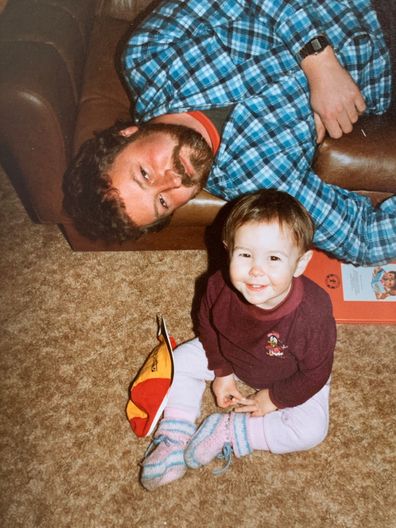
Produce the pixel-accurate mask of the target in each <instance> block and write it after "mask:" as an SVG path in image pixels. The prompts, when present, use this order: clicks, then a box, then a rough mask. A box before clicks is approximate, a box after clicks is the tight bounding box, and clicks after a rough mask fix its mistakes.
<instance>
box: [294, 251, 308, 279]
mask: <svg viewBox="0 0 396 528" xmlns="http://www.w3.org/2000/svg"><path fill="white" fill-rule="evenodd" d="M312 255H313V251H312V250H311V249H310V250H309V251H306V252H305V253H304V254H303V255H301V257H300V258H299V259H298V262H297V267H296V270H295V272H294V273H293V277H299V276H300V275H302V274H303V273H304V271H305V269H306V267H307V266H308V264H309V261H310V260H311V258H312Z"/></svg>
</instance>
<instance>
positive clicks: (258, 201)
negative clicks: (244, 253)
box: [223, 189, 314, 253]
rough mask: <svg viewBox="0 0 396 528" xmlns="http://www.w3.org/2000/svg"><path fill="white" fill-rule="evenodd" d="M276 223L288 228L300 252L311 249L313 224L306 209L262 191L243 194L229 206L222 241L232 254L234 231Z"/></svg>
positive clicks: (288, 198) (282, 196) (272, 191)
mask: <svg viewBox="0 0 396 528" xmlns="http://www.w3.org/2000/svg"><path fill="white" fill-rule="evenodd" d="M250 222H252V223H266V224H269V223H272V222H277V223H278V224H279V225H280V227H281V229H284V228H285V227H286V228H288V229H289V230H290V232H291V234H292V236H293V238H294V240H295V242H296V245H297V246H298V247H299V248H300V249H301V251H302V252H303V253H305V252H306V251H308V250H309V249H311V247H312V239H313V235H314V223H313V221H312V218H311V217H310V215H309V214H308V212H307V210H306V209H305V208H304V207H303V206H302V205H301V204H300V203H299V202H298V201H297V200H296V199H295V198H293V197H292V196H290V194H287V193H285V192H283V191H277V190H276V189H262V190H260V191H257V192H255V193H252V194H246V195H244V196H243V197H242V198H240V199H239V200H237V202H236V203H235V205H234V206H233V207H232V209H231V212H230V214H229V215H228V217H227V220H226V222H225V224H224V227H223V241H224V243H225V245H226V246H227V248H228V251H233V249H234V242H235V233H236V230H237V229H238V228H239V227H241V226H242V225H244V224H247V223H250Z"/></svg>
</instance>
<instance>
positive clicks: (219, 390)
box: [212, 374, 244, 408]
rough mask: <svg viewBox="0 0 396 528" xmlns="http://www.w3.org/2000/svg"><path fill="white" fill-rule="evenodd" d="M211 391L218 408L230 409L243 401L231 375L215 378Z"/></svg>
mask: <svg viewBox="0 0 396 528" xmlns="http://www.w3.org/2000/svg"><path fill="white" fill-rule="evenodd" d="M212 389H213V392H214V395H215V396H216V402H217V405H218V406H219V407H223V408H224V407H231V406H232V405H235V404H236V403H238V402H240V401H243V399H244V398H243V396H242V394H241V393H240V392H239V390H238V389H237V386H236V383H235V379H234V375H233V374H229V375H228V376H222V377H216V378H215V379H214V381H213V383H212Z"/></svg>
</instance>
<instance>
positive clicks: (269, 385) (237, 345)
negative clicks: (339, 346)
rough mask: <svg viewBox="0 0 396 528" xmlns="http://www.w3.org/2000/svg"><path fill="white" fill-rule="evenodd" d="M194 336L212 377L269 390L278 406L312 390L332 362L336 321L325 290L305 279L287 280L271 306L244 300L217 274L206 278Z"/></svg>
mask: <svg viewBox="0 0 396 528" xmlns="http://www.w3.org/2000/svg"><path fill="white" fill-rule="evenodd" d="M198 335H199V339H200V341H201V342H202V344H203V346H204V348H205V351H206V355H207V358H208V362H209V369H211V370H213V371H214V373H215V375H216V376H226V375H228V374H231V373H234V374H235V375H236V376H237V377H238V378H239V379H241V380H242V381H244V382H245V383H246V384H248V385H249V386H250V387H252V388H254V389H257V390H259V389H269V395H270V398H271V400H272V402H273V403H274V404H275V405H276V406H277V407H278V408H285V407H294V406H296V405H299V404H301V403H303V402H305V401H306V400H308V399H309V398H311V397H312V396H313V395H314V394H316V393H317V392H318V391H319V390H320V389H321V388H322V387H323V386H324V385H325V383H326V381H327V380H328V378H329V376H330V373H331V368H332V364H333V354H334V348H335V343H336V325H335V321H334V317H333V313H332V305H331V301H330V297H329V296H328V294H327V293H326V292H325V291H324V290H323V289H322V288H320V286H318V285H317V284H315V283H314V282H312V281H311V280H310V279H308V278H307V277H304V276H301V277H298V278H297V279H293V284H292V288H291V290H290V293H289V295H288V296H287V297H286V299H284V301H283V302H282V303H281V304H280V305H278V306H277V307H276V308H274V309H273V310H264V309H262V308H258V307H257V306H254V305H252V304H249V303H247V302H246V301H245V300H244V299H243V297H242V296H241V295H240V294H239V293H238V292H237V291H236V290H234V288H233V287H232V286H231V285H228V284H227V283H226V282H225V280H224V278H223V276H222V274H221V272H216V273H215V274H214V275H212V276H211V277H210V278H209V281H208V284H207V288H206V292H205V294H204V296H203V299H202V301H201V307H200V312H199V333H198Z"/></svg>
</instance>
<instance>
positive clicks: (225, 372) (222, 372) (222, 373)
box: [213, 366, 234, 378]
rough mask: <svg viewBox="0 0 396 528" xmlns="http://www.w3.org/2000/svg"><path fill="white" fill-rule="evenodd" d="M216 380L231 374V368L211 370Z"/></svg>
mask: <svg viewBox="0 0 396 528" xmlns="http://www.w3.org/2000/svg"><path fill="white" fill-rule="evenodd" d="M213 372H214V374H215V376H216V378H223V377H224V376H229V375H230V374H233V372H234V371H233V370H232V368H230V367H228V366H227V367H221V368H216V369H214V370H213Z"/></svg>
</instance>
